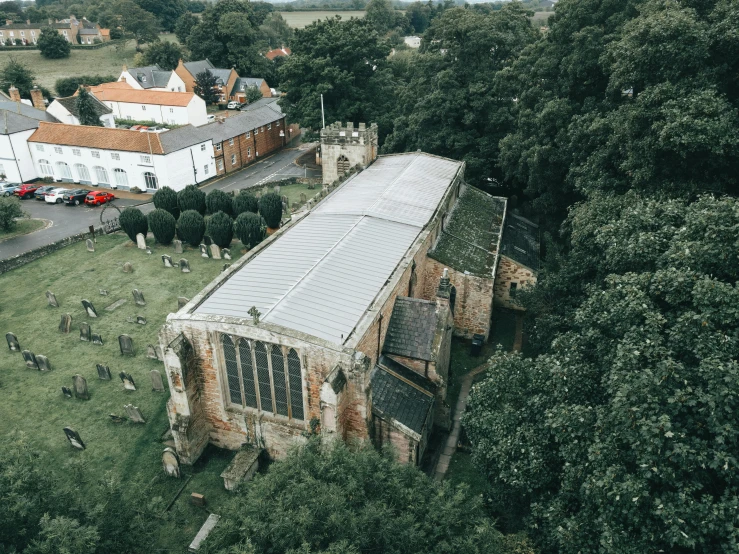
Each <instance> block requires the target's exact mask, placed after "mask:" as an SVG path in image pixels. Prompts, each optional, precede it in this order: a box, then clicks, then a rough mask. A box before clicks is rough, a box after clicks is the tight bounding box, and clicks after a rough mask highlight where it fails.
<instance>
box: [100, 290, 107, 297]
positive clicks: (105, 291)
mask: <svg viewBox="0 0 739 554" xmlns="http://www.w3.org/2000/svg"><path fill="white" fill-rule="evenodd" d="M100 296H108V291H107V290H105V289H100Z"/></svg>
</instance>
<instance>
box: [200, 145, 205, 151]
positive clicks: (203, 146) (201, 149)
mask: <svg viewBox="0 0 739 554" xmlns="http://www.w3.org/2000/svg"><path fill="white" fill-rule="evenodd" d="M200 151H201V152H205V144H201V145H200Z"/></svg>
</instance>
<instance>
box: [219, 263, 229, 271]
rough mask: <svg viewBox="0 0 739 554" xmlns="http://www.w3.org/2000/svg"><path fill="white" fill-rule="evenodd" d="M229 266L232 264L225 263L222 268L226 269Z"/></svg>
mask: <svg viewBox="0 0 739 554" xmlns="http://www.w3.org/2000/svg"><path fill="white" fill-rule="evenodd" d="M229 267H231V264H223V269H221V271H226V270H227V269H228V268H229Z"/></svg>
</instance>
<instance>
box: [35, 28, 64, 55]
mask: <svg viewBox="0 0 739 554" xmlns="http://www.w3.org/2000/svg"><path fill="white" fill-rule="evenodd" d="M38 49H39V51H40V52H41V55H42V56H43V57H44V58H48V59H50V60H58V59H60V58H68V57H69V53H70V52H71V51H72V45H71V44H70V43H69V41H68V40H67V39H66V38H64V37H63V36H62V35H61V34H59V31H57V30H56V29H54V28H52V27H44V28H43V29H41V34H40V35H39V37H38Z"/></svg>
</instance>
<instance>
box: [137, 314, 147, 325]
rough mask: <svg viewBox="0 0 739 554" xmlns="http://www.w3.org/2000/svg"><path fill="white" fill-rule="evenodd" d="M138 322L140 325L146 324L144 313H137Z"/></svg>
mask: <svg viewBox="0 0 739 554" xmlns="http://www.w3.org/2000/svg"><path fill="white" fill-rule="evenodd" d="M136 323H138V324H139V325H146V318H145V317H144V316H142V315H137V316H136Z"/></svg>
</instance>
